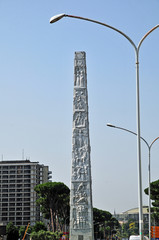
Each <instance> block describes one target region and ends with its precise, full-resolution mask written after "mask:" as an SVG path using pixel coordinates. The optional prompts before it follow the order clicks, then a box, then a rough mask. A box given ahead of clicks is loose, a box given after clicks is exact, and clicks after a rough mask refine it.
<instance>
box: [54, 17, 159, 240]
mask: <svg viewBox="0 0 159 240" xmlns="http://www.w3.org/2000/svg"><path fill="white" fill-rule="evenodd" d="M63 17H70V18H77V19H80V20H85V21H89V22H93V23H97V24H99V25H102V26H104V27H107V28H110V29H112V30H114V31H116V32H118V33H119V34H121V35H122V36H124V37H125V38H126V39H127V40H128V41H129V42H130V43H131V45H132V46H133V48H134V50H135V57H136V119H137V120H136V121H137V160H138V198H139V234H140V240H142V239H143V212H142V176H141V146H140V144H141V143H140V99H139V50H140V47H141V44H142V42H143V41H144V40H145V38H146V37H147V36H148V35H149V34H150V33H151V32H153V31H154V30H155V29H156V28H158V27H159V25H156V26H155V27H153V28H152V29H151V30H150V31H148V32H147V33H146V34H145V35H144V36H143V38H142V39H141V40H140V42H139V44H138V45H137V46H136V45H135V43H134V42H133V41H132V39H131V38H130V37H129V36H127V35H126V34H125V33H123V32H122V31H120V30H119V29H117V28H115V27H113V26H111V25H108V24H106V23H102V22H99V21H96V20H93V19H89V18H84V17H79V16H74V15H68V14H65V13H62V14H58V15H56V16H53V17H52V18H51V19H50V23H54V22H57V21H58V20H60V19H62V18H63Z"/></svg>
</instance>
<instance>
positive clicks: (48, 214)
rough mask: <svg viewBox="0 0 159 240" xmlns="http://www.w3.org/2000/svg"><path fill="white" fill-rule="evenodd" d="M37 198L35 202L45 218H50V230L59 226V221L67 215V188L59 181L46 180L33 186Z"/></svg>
mask: <svg viewBox="0 0 159 240" xmlns="http://www.w3.org/2000/svg"><path fill="white" fill-rule="evenodd" d="M35 191H36V192H37V194H38V196H39V198H38V200H37V204H39V205H41V211H42V213H43V216H44V217H45V218H50V219H51V225H52V231H53V232H55V231H56V229H57V228H61V226H60V223H62V222H63V221H64V219H65V218H66V216H69V215H68V213H69V196H70V190H69V188H68V187H67V186H66V185H65V184H64V183H61V182H48V183H43V184H39V185H37V186H36V187H35Z"/></svg>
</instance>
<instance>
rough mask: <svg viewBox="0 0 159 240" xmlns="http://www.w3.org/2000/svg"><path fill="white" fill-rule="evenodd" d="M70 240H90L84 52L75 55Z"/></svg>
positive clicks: (92, 235) (90, 204) (90, 188)
mask: <svg viewBox="0 0 159 240" xmlns="http://www.w3.org/2000/svg"><path fill="white" fill-rule="evenodd" d="M72 128H73V130H72V176H71V192H70V240H93V239H94V231H93V208H92V178H91V162H90V139H89V121H88V93H87V71H86V54H85V52H75V59H74V95H73V127H72Z"/></svg>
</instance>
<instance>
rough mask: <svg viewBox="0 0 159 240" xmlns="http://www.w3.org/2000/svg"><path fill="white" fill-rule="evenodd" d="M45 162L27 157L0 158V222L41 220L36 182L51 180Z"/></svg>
mask: <svg viewBox="0 0 159 240" xmlns="http://www.w3.org/2000/svg"><path fill="white" fill-rule="evenodd" d="M50 178H51V172H50V171H49V168H48V166H44V165H40V164H39V163H38V162H31V161H30V160H21V161H0V224H1V225H7V223H8V222H13V224H14V225H16V226H26V225H27V224H28V223H30V225H34V224H35V222H36V221H40V208H39V206H37V205H36V199H37V194H36V192H35V191H34V188H35V186H36V185H38V184H41V183H45V182H48V181H50Z"/></svg>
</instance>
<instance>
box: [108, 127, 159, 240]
mask: <svg viewBox="0 0 159 240" xmlns="http://www.w3.org/2000/svg"><path fill="white" fill-rule="evenodd" d="M107 126H108V127H112V128H117V129H120V130H123V131H126V132H129V133H132V134H134V135H136V136H137V134H136V133H135V132H133V131H131V130H129V129H126V128H122V127H118V126H115V125H112V124H110V123H107ZM140 138H141V139H142V140H143V141H144V142H145V143H146V146H147V147H148V152H149V161H148V186H149V190H148V198H149V240H150V239H151V198H150V194H151V147H152V145H153V144H154V143H155V142H156V141H157V140H158V139H159V137H157V138H155V139H154V140H153V141H152V142H151V144H148V142H147V141H146V140H145V139H144V138H143V137H140Z"/></svg>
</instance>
